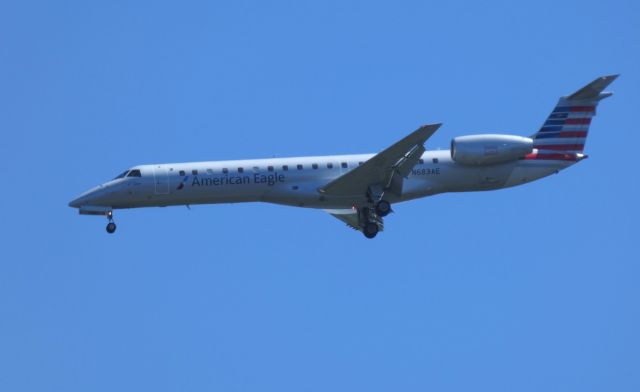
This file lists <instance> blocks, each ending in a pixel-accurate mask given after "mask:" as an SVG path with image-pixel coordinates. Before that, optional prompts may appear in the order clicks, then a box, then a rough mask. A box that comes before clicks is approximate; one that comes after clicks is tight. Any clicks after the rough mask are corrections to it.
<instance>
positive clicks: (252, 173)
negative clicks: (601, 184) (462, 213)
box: [69, 75, 618, 238]
mask: <svg viewBox="0 0 640 392" xmlns="http://www.w3.org/2000/svg"><path fill="white" fill-rule="evenodd" d="M617 77H618V75H607V76H602V77H599V78H597V79H596V80H594V81H593V82H591V83H589V84H588V85H586V86H584V87H583V88H581V89H579V90H578V91H576V92H575V93H573V94H571V95H569V96H564V97H561V98H560V99H559V101H558V103H557V105H556V106H555V108H554V109H553V111H552V112H551V113H550V114H549V116H548V117H547V119H546V120H545V122H544V124H543V125H542V127H541V128H540V129H539V130H538V132H536V133H535V134H533V135H531V136H530V137H524V136H518V135H506V134H479V135H468V136H458V137H454V138H453V139H452V140H451V149H450V150H441V151H440V150H436V151H434V150H429V151H427V150H426V148H425V142H426V141H427V140H428V139H429V138H430V137H431V136H432V135H433V134H434V133H435V132H436V130H438V128H440V126H441V125H442V124H428V125H424V126H421V127H420V128H418V129H417V130H416V131H414V132H412V133H411V134H409V135H407V136H405V137H404V138H403V139H401V140H400V141H398V142H396V143H395V144H393V145H391V146H390V147H388V148H386V149H385V150H382V151H381V152H379V153H377V154H358V155H331V156H310V157H297V158H271V159H250V160H230V161H210V162H187V163H163V164H152V165H140V166H135V167H132V168H130V169H127V170H125V171H124V172H122V173H121V174H119V175H118V176H117V177H116V178H114V179H113V180H111V181H108V182H106V183H104V184H102V185H98V186H97V187H95V188H93V189H90V190H88V191H86V192H84V193H83V194H81V195H80V196H79V197H77V198H76V199H74V200H73V201H71V202H70V203H69V206H70V207H73V208H77V209H78V211H79V213H80V214H81V215H100V216H106V217H107V219H108V224H107V227H106V230H107V232H108V233H113V232H115V230H116V224H115V223H114V221H113V211H114V210H117V209H125V208H138V207H165V206H175V205H186V206H187V207H189V206H190V205H194V204H218V203H241V202H266V203H275V204H281V205H288V206H295V207H306V208H316V209H322V210H325V211H326V212H328V213H329V214H331V215H333V216H334V217H336V218H338V219H340V220H341V221H343V222H344V223H346V224H347V226H349V227H351V228H353V229H356V230H358V231H361V232H362V233H363V234H364V236H365V237H367V238H374V237H375V236H376V235H377V234H378V233H379V232H381V231H383V229H384V219H383V218H384V217H386V216H387V215H388V214H389V213H391V212H392V208H391V206H392V204H395V203H400V202H405V201H408V200H413V199H416V198H421V197H426V196H431V195H435V194H440V193H445V192H470V191H488V190H495V189H502V188H508V187H513V186H516V185H522V184H526V183H529V182H531V181H535V180H538V179H541V178H543V177H546V176H549V175H551V174H554V173H558V172H559V171H560V170H563V169H566V168H567V167H569V166H572V165H574V164H575V163H577V162H580V161H582V160H583V159H585V158H587V157H588V156H587V155H586V154H585V153H584V144H585V141H586V138H587V132H588V131H589V125H590V124H591V119H592V117H593V116H594V115H595V113H596V106H597V105H598V103H599V102H600V100H602V99H604V98H607V97H609V96H611V95H612V93H611V92H605V91H604V90H605V89H606V87H607V86H608V85H609V84H610V83H611V82H613V81H614V80H615V79H616V78H617Z"/></svg>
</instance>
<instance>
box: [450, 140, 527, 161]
mask: <svg viewBox="0 0 640 392" xmlns="http://www.w3.org/2000/svg"><path fill="white" fill-rule="evenodd" d="M532 151H533V140H531V139H530V138H528V137H522V136H515V135H470V136H458V137H455V138H453V140H451V159H453V160H454V161H455V162H457V163H461V164H463V165H492V164H495V163H503V162H508V161H515V160H517V159H520V158H523V157H524V156H525V155H527V154H529V153H530V152H532Z"/></svg>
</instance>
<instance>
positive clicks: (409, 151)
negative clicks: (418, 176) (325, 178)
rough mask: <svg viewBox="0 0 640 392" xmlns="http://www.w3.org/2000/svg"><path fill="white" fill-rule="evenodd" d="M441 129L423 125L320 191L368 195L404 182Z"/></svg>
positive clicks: (436, 126)
mask: <svg viewBox="0 0 640 392" xmlns="http://www.w3.org/2000/svg"><path fill="white" fill-rule="evenodd" d="M441 125H442V124H429V125H423V126H422V127H420V128H418V129H417V130H416V131H414V132H413V133H411V134H410V135H408V136H406V137H405V138H404V139H402V140H400V141H399V142H397V143H395V144H394V145H392V146H391V147H388V148H387V149H386V150H384V151H382V152H380V153H378V154H376V155H375V156H374V157H372V158H371V159H369V160H368V161H366V162H364V163H363V164H362V165H360V166H358V167H356V168H355V169H353V170H351V171H350V172H348V173H345V174H343V175H342V176H340V177H338V178H336V179H335V180H333V181H331V182H330V183H328V184H327V185H325V186H324V187H322V188H320V192H321V193H323V194H330V195H341V196H347V195H363V194H366V192H367V190H368V188H369V186H372V185H379V186H381V187H382V188H383V189H388V188H390V187H391V185H392V183H393V182H394V178H395V177H399V178H404V177H406V176H408V175H409V173H410V172H411V169H412V168H413V167H414V166H415V165H416V164H417V163H418V160H419V159H420V156H422V153H423V152H424V151H425V148H424V143H425V142H426V141H427V139H429V138H430V137H431V135H433V134H434V133H435V132H436V130H438V128H440V126H441ZM356 215H357V214H356ZM334 216H335V215H334ZM339 219H341V218H339ZM347 224H349V223H347ZM356 227H357V225H356Z"/></svg>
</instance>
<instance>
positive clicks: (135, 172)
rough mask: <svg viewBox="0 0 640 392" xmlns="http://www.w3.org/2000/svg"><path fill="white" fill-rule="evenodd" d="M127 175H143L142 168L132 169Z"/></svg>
mask: <svg viewBox="0 0 640 392" xmlns="http://www.w3.org/2000/svg"><path fill="white" fill-rule="evenodd" d="M127 177H142V174H140V170H138V169H135V170H131V171H130V172H129V174H127Z"/></svg>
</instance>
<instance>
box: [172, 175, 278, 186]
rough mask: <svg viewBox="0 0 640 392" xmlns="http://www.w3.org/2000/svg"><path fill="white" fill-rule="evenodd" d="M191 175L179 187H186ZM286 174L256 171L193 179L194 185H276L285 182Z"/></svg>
mask: <svg viewBox="0 0 640 392" xmlns="http://www.w3.org/2000/svg"><path fill="white" fill-rule="evenodd" d="M188 179H189V176H186V177H185V178H184V179H183V180H182V182H180V184H179V185H178V188H177V189H182V188H184V185H185V184H186V183H187V182H188ZM284 180H285V175H284V174H260V173H254V174H253V175H252V176H247V175H245V176H224V177H198V176H194V177H193V178H192V179H191V181H190V182H191V186H192V187H200V186H226V185H246V184H265V185H267V186H274V185H276V184H278V183H284Z"/></svg>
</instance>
